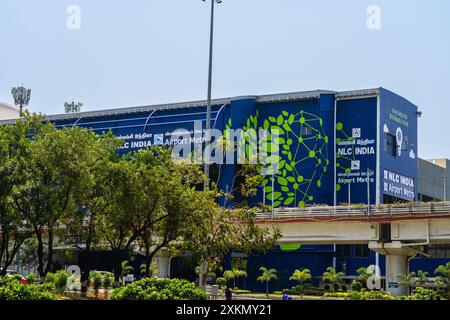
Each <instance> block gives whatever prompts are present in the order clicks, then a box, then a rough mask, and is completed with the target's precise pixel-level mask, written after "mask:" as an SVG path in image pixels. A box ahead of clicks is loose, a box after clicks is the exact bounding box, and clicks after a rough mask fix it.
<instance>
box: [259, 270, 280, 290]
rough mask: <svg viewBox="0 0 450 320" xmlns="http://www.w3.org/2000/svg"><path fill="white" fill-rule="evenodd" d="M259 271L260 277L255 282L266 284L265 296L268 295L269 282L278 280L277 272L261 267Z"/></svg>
mask: <svg viewBox="0 0 450 320" xmlns="http://www.w3.org/2000/svg"><path fill="white" fill-rule="evenodd" d="M259 271H261V275H260V276H259V277H258V278H257V279H256V280H257V281H259V282H262V283H265V284H266V294H267V295H269V282H270V281H274V280H277V279H278V277H277V270H276V269H267V268H266V267H261V268H259Z"/></svg>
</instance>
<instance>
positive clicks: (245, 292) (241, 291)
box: [232, 289, 252, 294]
mask: <svg viewBox="0 0 450 320" xmlns="http://www.w3.org/2000/svg"><path fill="white" fill-rule="evenodd" d="M232 291H233V293H234V294H249V293H252V292H251V291H250V290H243V289H233V290H232Z"/></svg>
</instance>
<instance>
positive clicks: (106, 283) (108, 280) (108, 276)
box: [103, 272, 114, 289]
mask: <svg viewBox="0 0 450 320" xmlns="http://www.w3.org/2000/svg"><path fill="white" fill-rule="evenodd" d="M113 282H114V275H113V274H112V273H111V272H105V274H104V275H103V288H105V289H110V288H111V287H112V285H113Z"/></svg>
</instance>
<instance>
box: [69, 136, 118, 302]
mask: <svg viewBox="0 0 450 320" xmlns="http://www.w3.org/2000/svg"><path fill="white" fill-rule="evenodd" d="M72 134H74V135H76V136H77V140H78V141H80V144H82V145H83V146H84V149H83V151H82V153H81V154H80V155H79V159H80V163H81V164H80V166H81V167H82V168H80V170H82V171H83V172H84V174H83V175H82V179H83V183H82V184H79V185H78V187H81V188H77V189H76V190H75V193H74V203H76V204H79V205H78V207H77V208H76V209H75V210H72V211H71V212H70V213H69V214H68V215H67V216H66V217H65V220H64V224H65V225H66V226H67V228H66V234H67V235H69V236H71V235H73V236H79V237H77V238H81V243H80V240H78V241H77V242H76V243H73V244H72V245H73V246H74V247H75V248H76V249H77V250H79V251H81V252H82V253H83V255H84V257H85V259H84V263H83V265H82V266H81V279H80V281H81V294H82V295H83V296H85V295H86V293H87V287H88V285H89V283H88V282H89V274H90V271H91V251H92V250H93V248H95V247H98V246H99V242H100V236H99V233H98V220H99V216H101V215H102V214H104V213H105V212H106V211H108V209H110V208H111V201H110V199H111V196H112V193H113V190H114V189H115V185H114V184H113V182H114V179H113V178H112V175H113V174H114V171H113V170H110V168H111V166H113V164H114V162H115V161H117V155H116V149H117V147H119V146H120V145H121V144H122V143H123V142H121V141H119V140H117V139H116V138H114V137H113V136H112V134H111V133H108V134H105V135H103V136H98V135H96V134H95V133H94V132H93V131H89V130H84V129H79V128H77V129H74V130H73V131H72Z"/></svg>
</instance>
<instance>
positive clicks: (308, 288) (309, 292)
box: [283, 283, 324, 296]
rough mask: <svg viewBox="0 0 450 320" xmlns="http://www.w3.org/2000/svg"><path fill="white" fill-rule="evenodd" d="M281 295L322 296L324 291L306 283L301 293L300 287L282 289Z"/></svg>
mask: <svg viewBox="0 0 450 320" xmlns="http://www.w3.org/2000/svg"><path fill="white" fill-rule="evenodd" d="M283 293H286V294H289V295H305V296H323V294H324V289H322V288H317V287H314V286H313V285H312V284H310V283H307V284H305V285H304V289H303V291H302V290H301V286H298V285H297V286H294V287H292V288H291V289H284V290H283Z"/></svg>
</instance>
